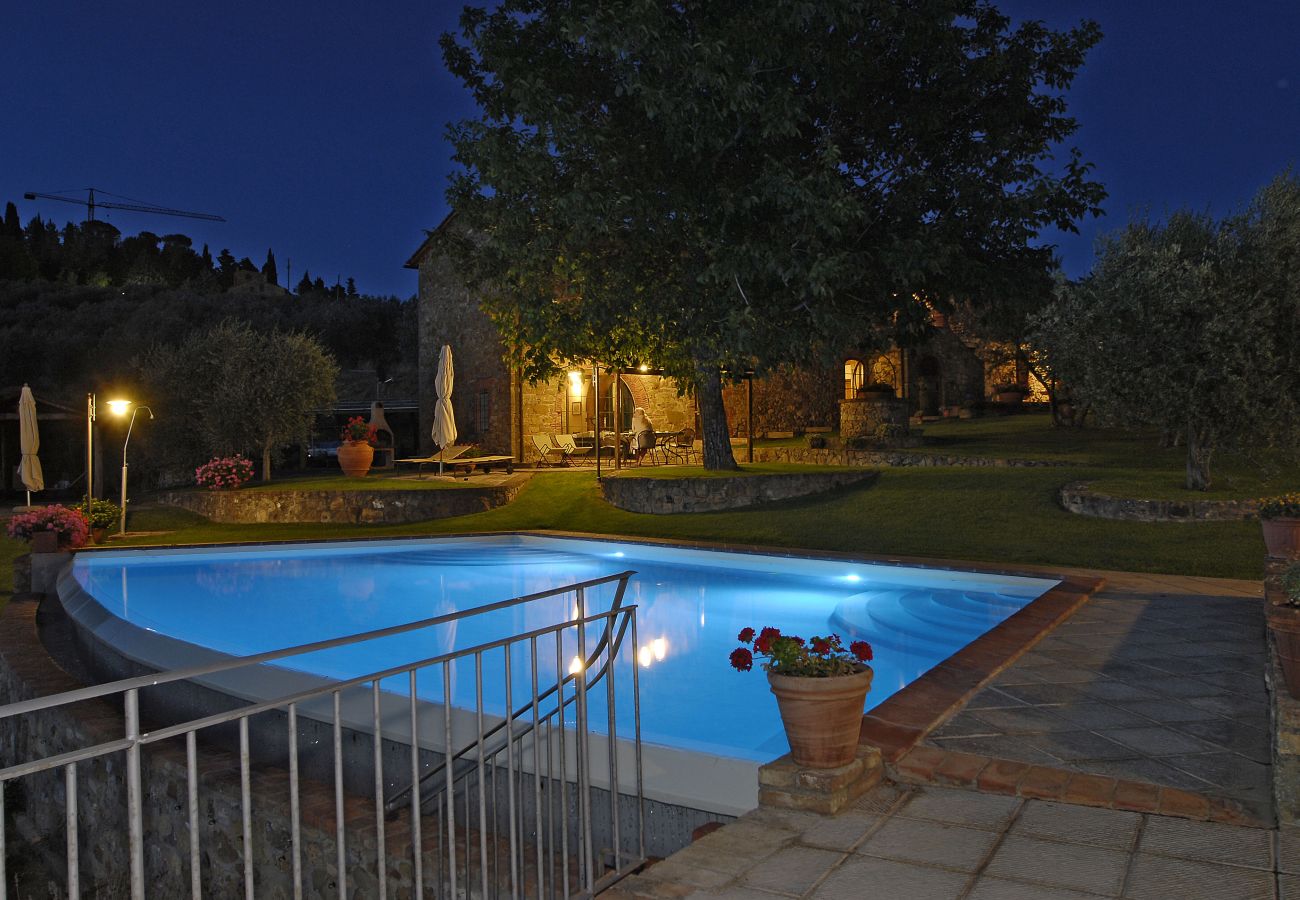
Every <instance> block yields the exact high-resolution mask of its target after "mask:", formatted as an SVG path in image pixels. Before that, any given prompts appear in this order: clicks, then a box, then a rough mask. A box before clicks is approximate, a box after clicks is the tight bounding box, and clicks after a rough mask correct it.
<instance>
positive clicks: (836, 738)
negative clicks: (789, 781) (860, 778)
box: [767, 666, 875, 769]
mask: <svg viewBox="0 0 1300 900" xmlns="http://www.w3.org/2000/svg"><path fill="white" fill-rule="evenodd" d="M874 674H875V673H874V672H872V670H871V668H870V667H869V666H862V667H861V668H860V669H859V670H858V671H857V672H855V673H854V674H852V675H840V676H837V677H834V678H801V677H796V676H790V675H777V674H775V673H772V672H768V673H767V682H768V685H769V686H770V687H771V688H772V693H773V694H775V695H776V703H777V707H778V708H779V709H780V710H781V722H782V723H783V724H784V725H785V736H786V739H787V740H788V741H789V742H790V756H791V758H792V759H794V762H795V764H796V765H799V766H804V767H806V768H809V769H834V768H837V767H839V766H846V765H848V764H849V763H851V762H853V758H854V755H855V754H856V752H857V747H858V732H859V731H860V730H861V728H862V708H863V706H864V705H865V703H866V699H867V692H868V691H870V690H871V678H872V675H874Z"/></svg>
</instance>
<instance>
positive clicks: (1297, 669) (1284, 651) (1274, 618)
mask: <svg viewBox="0 0 1300 900" xmlns="http://www.w3.org/2000/svg"><path fill="white" fill-rule="evenodd" d="M1281 581H1282V590H1281V592H1280V593H1277V594H1274V593H1273V592H1271V591H1270V592H1269V596H1270V600H1271V602H1270V603H1268V604H1267V605H1266V606H1265V608H1264V614H1265V618H1266V619H1267V621H1268V630H1269V631H1270V632H1272V634H1273V641H1274V643H1275V646H1276V647H1277V659H1278V663H1280V664H1281V666H1282V677H1283V679H1284V680H1285V681H1286V689H1287V691H1288V692H1289V693H1290V694H1291V696H1292V697H1295V698H1296V699H1300V563H1292V564H1291V567H1290V568H1288V569H1287V570H1286V571H1285V572H1284V573H1282V579H1281Z"/></svg>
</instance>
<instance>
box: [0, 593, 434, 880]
mask: <svg viewBox="0 0 1300 900" xmlns="http://www.w3.org/2000/svg"><path fill="white" fill-rule="evenodd" d="M81 686H82V685H81V684H80V683H78V682H77V681H76V680H75V679H73V678H72V676H70V675H69V674H67V673H66V672H64V671H63V670H62V669H60V668H59V667H58V666H56V665H55V664H54V662H53V661H52V660H51V659H50V656H49V654H48V653H47V652H46V649H45V647H44V646H43V645H42V642H41V636H40V635H39V634H38V630H37V604H36V603H35V602H32V601H24V600H21V599H18V598H15V599H14V600H13V601H12V602H10V603H9V605H8V607H7V608H6V609H5V610H4V612H3V614H0V702H3V703H12V702H16V701H20V700H26V699H30V698H32V697H37V696H46V695H48V694H54V693H61V692H63V691H69V690H73V689H75V688H79V687H81ZM123 733H124V723H123V720H122V709H121V705H120V704H114V703H110V702H108V701H106V700H93V701H87V702H85V703H80V704H77V705H76V706H73V707H62V708H56V709H47V710H43V711H41V712H37V713H32V714H29V715H25V716H19V717H16V718H15V719H11V720H10V722H9V723H8V724H7V725H6V727H5V728H4V729H3V730H0V765H4V766H8V765H12V764H15V763H17V762H21V761H25V760H32V759H41V758H48V757H50V756H53V755H55V754H58V753H63V752H67V751H71V750H76V749H80V748H84V747H89V746H93V745H95V744H97V743H102V742H105V741H111V740H118V739H120V738H121V737H122V735H123ZM123 760H124V757H123V754H121V753H117V754H113V755H110V756H108V757H105V758H104V759H101V760H98V761H95V762H84V763H81V764H80V765H79V766H78V767H77V802H78V810H79V813H80V823H81V828H80V837H81V878H82V890H83V893H84V894H86V895H93V896H96V897H101V898H113V897H127V896H129V895H130V892H129V884H128V877H127V872H128V866H127V860H128V858H129V856H128V853H127V840H126V835H127V820H126V801H125V798H126V787H125V782H124V778H125V768H124V765H123ZM199 769H200V771H201V772H202V773H203V776H202V782H201V785H200V789H199V822H200V823H201V827H202V830H203V834H202V849H203V863H202V866H203V868H202V875H203V882H204V885H205V890H206V891H207V892H209V893H210V895H211V896H213V897H235V896H242V894H243V878H244V870H243V851H242V841H243V826H242V812H241V808H240V802H239V796H240V793H239V790H240V789H239V763H238V759H237V758H235V757H234V756H232V755H231V754H228V753H224V752H221V751H216V750H212V749H210V748H204V747H201V748H200V750H199ZM251 779H252V797H253V822H254V829H255V833H254V835H253V873H254V875H253V877H254V882H255V884H256V885H257V896H259V897H269V898H286V897H289V896H292V888H291V881H290V879H291V876H292V868H291V865H292V864H291V854H290V847H291V839H290V818H289V786H288V776H287V774H286V773H285V772H284V771H282V770H278V769H263V768H258V769H254V770H253V772H252V773H251ZM142 784H143V785H144V810H145V814H144V832H145V837H146V842H145V843H146V845H145V879H146V882H147V883H148V884H150V885H153V889H151V894H152V893H156V894H157V895H158V896H180V895H181V894H183V893H185V891H186V889H187V888H186V886H187V885H188V883H189V818H188V811H187V809H186V806H185V802H184V798H185V785H186V766H185V747H184V743H183V742H175V743H168V744H155V745H153V746H151V747H149V748H147V749H145V750H144V751H143V753H142ZM64 793H65V792H64V786H63V771H62V769H56V770H54V771H52V772H45V773H41V774H38V775H29V776H27V777H24V778H18V779H15V780H14V781H12V782H11V783H10V785H8V786H6V791H5V801H6V819H8V820H9V822H10V823H11V827H12V829H13V830H12V831H11V832H10V837H9V848H10V849H9V854H10V857H9V858H10V860H11V861H12V860H16V859H21V860H26V861H27V863H28V865H29V868H31V869H33V870H36V871H38V872H40V873H41V874H42V875H45V876H51V875H52V876H54V877H58V878H59V879H60V882H61V880H62V874H61V873H62V872H63V871H65V869H64V866H63V862H62V861H63V847H64ZM344 808H345V818H346V820H347V822H348V826H347V834H346V842H345V847H346V854H347V860H348V867H349V868H348V877H349V889H350V891H353V892H355V893H356V896H362V897H369V896H376V895H377V892H378V882H377V878H376V870H375V848H376V843H377V842H376V834H377V832H376V831H375V824H374V813H373V805H372V804H370V803H369V802H368V801H364V800H362V799H360V798H357V797H348V798H346V800H345V807H344ZM333 809H334V800H333V792H332V791H331V790H329V789H327V788H326V787H324V786H320V785H315V784H312V783H309V782H305V781H304V783H303V785H302V849H303V852H302V864H303V887H304V890H305V893H306V894H307V896H313V897H323V896H329V895H331V894H333V893H335V892H336V888H335V887H334V885H335V884H336V881H335V878H336V868H337V867H336V865H335V860H336V859H337V856H336V852H335V845H334V814H333ZM386 831H387V835H386V837H387V850H388V877H389V878H390V880H394V881H395V883H398V884H409V883H410V879H411V878H412V871H411V862H410V832H409V828H408V827H407V825H406V822H405V821H397V822H390V823H388V827H387V829H386ZM403 852H404V853H405V858H403V857H402V856H401V854H402V853H403ZM394 881H390V883H394ZM60 889H62V885H61V884H60ZM24 896H26V895H24ZM42 896H43V894H42Z"/></svg>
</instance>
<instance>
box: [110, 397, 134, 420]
mask: <svg viewBox="0 0 1300 900" xmlns="http://www.w3.org/2000/svg"><path fill="white" fill-rule="evenodd" d="M130 408H131V401H130V400H109V401H108V411H109V412H111V413H112V414H113V415H115V416H124V415H126V411H127V410H129V409H130Z"/></svg>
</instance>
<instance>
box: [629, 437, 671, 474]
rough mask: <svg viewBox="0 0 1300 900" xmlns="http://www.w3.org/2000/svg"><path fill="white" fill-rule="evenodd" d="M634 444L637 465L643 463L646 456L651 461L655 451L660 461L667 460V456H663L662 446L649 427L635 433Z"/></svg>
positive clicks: (653, 459)
mask: <svg viewBox="0 0 1300 900" xmlns="http://www.w3.org/2000/svg"><path fill="white" fill-rule="evenodd" d="M635 444H636V464H637V465H638V466H640V465H643V464H644V463H645V461H646V458H647V457H649V459H650V461H651V462H654V461H655V455H656V452H657V453H658V455H659V457H660V460H659V461H660V462H667V461H668V460H667V457H665V456H664V448H663V447H662V446H660V444H659V442H658V441H657V440H656V439H655V433H654V432H653V431H651V430H649V429H646V430H645V431H638V432H637V433H636V439H635Z"/></svg>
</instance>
